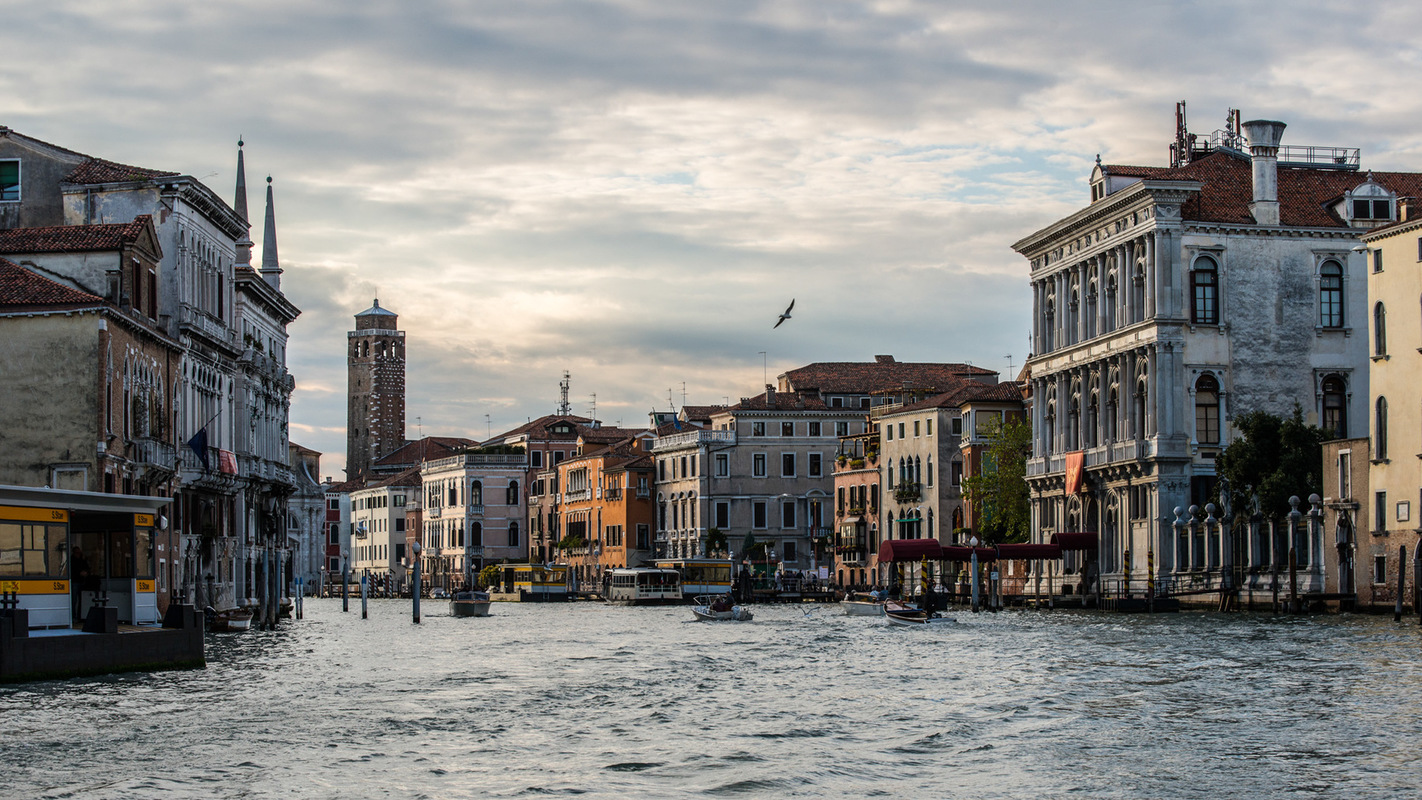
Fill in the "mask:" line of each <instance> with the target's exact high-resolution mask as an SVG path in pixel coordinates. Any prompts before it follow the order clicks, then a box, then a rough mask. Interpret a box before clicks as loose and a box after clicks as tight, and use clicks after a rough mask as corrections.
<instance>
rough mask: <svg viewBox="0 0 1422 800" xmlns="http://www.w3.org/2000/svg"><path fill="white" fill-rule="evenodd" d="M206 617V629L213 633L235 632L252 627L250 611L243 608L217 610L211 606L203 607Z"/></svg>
mask: <svg viewBox="0 0 1422 800" xmlns="http://www.w3.org/2000/svg"><path fill="white" fill-rule="evenodd" d="M203 616H204V617H205V618H206V619H207V629H208V630H209V631H212V632H213V633H235V632H237V631H245V630H248V629H250V628H251V627H252V612H251V611H249V610H247V609H245V608H227V609H223V610H222V611H218V610H217V609H215V608H213V607H212V606H208V607H207V608H204V609H203Z"/></svg>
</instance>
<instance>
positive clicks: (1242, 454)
mask: <svg viewBox="0 0 1422 800" xmlns="http://www.w3.org/2000/svg"><path fill="white" fill-rule="evenodd" d="M1234 427H1235V428H1237V429H1238V430H1239V432H1240V433H1241V434H1242V436H1241V438H1239V439H1236V440H1235V441H1234V442H1233V443H1231V444H1230V446H1229V447H1226V448H1225V449H1224V452H1223V453H1220V457H1219V459H1218V460H1217V461H1216V462H1215V469H1216V470H1217V472H1218V473H1219V475H1220V477H1221V478H1225V479H1227V480H1228V481H1229V502H1230V504H1231V508H1232V510H1233V511H1234V513H1235V514H1241V513H1242V514H1248V513H1249V511H1250V508H1251V506H1252V504H1253V502H1254V498H1255V497H1257V498H1258V502H1259V511H1260V513H1261V514H1263V515H1264V516H1265V517H1280V516H1283V515H1284V514H1287V513H1289V497H1290V496H1296V497H1298V498H1299V500H1300V501H1302V502H1301V504H1300V508H1299V510H1301V511H1307V510H1308V502H1307V501H1308V496H1309V495H1310V494H1313V493H1315V492H1318V493H1321V492H1322V491H1323V441H1324V440H1325V439H1327V438H1328V434H1327V433H1325V432H1324V431H1323V429H1321V428H1319V427H1318V426H1316V425H1309V424H1307V423H1305V422H1304V418H1303V409H1302V408H1300V407H1299V406H1298V404H1295V405H1294V411H1293V414H1291V415H1290V416H1288V417H1280V416H1277V415H1275V414H1270V413H1268V412H1265V411H1251V412H1249V413H1247V414H1241V415H1239V416H1237V417H1235V420H1234ZM1216 497H1217V498H1218V499H1220V500H1221V501H1222V500H1223V499H1224V498H1219V492H1218V490H1216ZM1221 511H1223V508H1221Z"/></svg>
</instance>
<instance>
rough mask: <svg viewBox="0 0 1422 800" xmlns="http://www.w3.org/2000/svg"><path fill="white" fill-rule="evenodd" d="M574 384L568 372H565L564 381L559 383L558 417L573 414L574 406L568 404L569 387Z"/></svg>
mask: <svg viewBox="0 0 1422 800" xmlns="http://www.w3.org/2000/svg"><path fill="white" fill-rule="evenodd" d="M571 384H572V379H571V377H570V376H569V375H568V371H567V370H566V369H565V370H563V380H561V381H559V382H558V398H559V399H558V416H560V417H566V416H568V415H569V414H571V413H573V406H572V404H571V403H569V402H568V387H569V386H570V385H571Z"/></svg>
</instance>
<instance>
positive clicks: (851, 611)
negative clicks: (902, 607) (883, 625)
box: [839, 592, 884, 617]
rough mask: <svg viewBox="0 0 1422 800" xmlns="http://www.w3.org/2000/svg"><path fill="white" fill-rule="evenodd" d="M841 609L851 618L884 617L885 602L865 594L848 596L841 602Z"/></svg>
mask: <svg viewBox="0 0 1422 800" xmlns="http://www.w3.org/2000/svg"><path fill="white" fill-rule="evenodd" d="M839 607H840V608H842V609H844V613H845V615H846V616H850V617H882V616H884V601H883V600H880V599H879V598H877V597H875V596H874V595H872V594H868V593H865V592H859V593H856V594H851V595H847V596H846V597H845V598H844V599H843V600H841V601H839Z"/></svg>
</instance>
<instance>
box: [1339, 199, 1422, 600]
mask: <svg viewBox="0 0 1422 800" xmlns="http://www.w3.org/2000/svg"><path fill="white" fill-rule="evenodd" d="M1416 204H1417V200H1416V199H1415V198H1407V199H1403V200H1399V201H1398V202H1397V222H1395V223H1393V224H1392V225H1386V226H1383V227H1379V228H1375V229H1373V230H1372V231H1371V232H1369V233H1366V234H1364V235H1363V237H1362V239H1363V243H1364V244H1365V245H1366V246H1367V248H1368V250H1369V252H1368V256H1369V258H1368V303H1369V318H1368V320H1367V322H1368V325H1369V334H1370V335H1369V355H1370V356H1371V366H1370V367H1369V377H1368V383H1369V388H1370V393H1371V396H1370V397H1369V403H1368V411H1369V426H1368V430H1369V433H1370V434H1371V439H1372V448H1371V450H1372V452H1371V454H1370V455H1371V458H1370V468H1369V470H1368V486H1367V490H1368V492H1370V493H1371V497H1369V498H1366V502H1367V503H1368V506H1369V509H1370V510H1371V514H1370V520H1371V525H1370V527H1369V528H1368V529H1367V530H1366V531H1364V529H1363V528H1361V527H1360V528H1359V529H1358V530H1359V533H1358V539H1359V542H1358V570H1359V572H1358V585H1359V587H1372V591H1371V592H1369V591H1365V590H1364V589H1362V588H1360V591H1359V601H1360V602H1364V603H1369V602H1373V603H1375V602H1377V600H1375V599H1370V598H1369V597H1368V596H1369V595H1379V594H1381V595H1383V596H1384V597H1385V598H1386V599H1385V600H1384V601H1383V602H1386V603H1387V604H1389V605H1390V604H1391V602H1392V600H1391V598H1392V597H1393V592H1395V591H1396V587H1397V570H1398V568H1399V566H1400V567H1402V568H1403V569H1404V571H1406V572H1408V573H1409V575H1408V580H1407V585H1408V586H1409V587H1412V586H1413V579H1412V576H1411V574H1410V573H1411V572H1412V569H1411V564H1410V562H1411V561H1412V560H1413V559H1415V557H1416V548H1417V544H1418V540H1419V535H1422V459H1419V456H1418V454H1419V453H1422V399H1419V398H1422V392H1419V389H1418V378H1419V376H1422V326H1419V325H1418V307H1419V306H1418V302H1419V300H1418V298H1422V213H1418V209H1417V208H1416ZM1325 467H1327V463H1326V462H1325ZM1402 547H1406V548H1407V552H1406V556H1405V557H1406V559H1407V561H1406V562H1402V563H1399V561H1400V559H1399V554H1400V552H1401V550H1400V548H1402ZM1381 584H1386V586H1383V585H1381ZM1411 596H1412V591H1411V589H1409V590H1408V591H1407V592H1406V593H1405V595H1404V599H1408V598H1410V597H1411ZM1407 604H1408V605H1411V603H1410V602H1409V603H1407Z"/></svg>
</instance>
